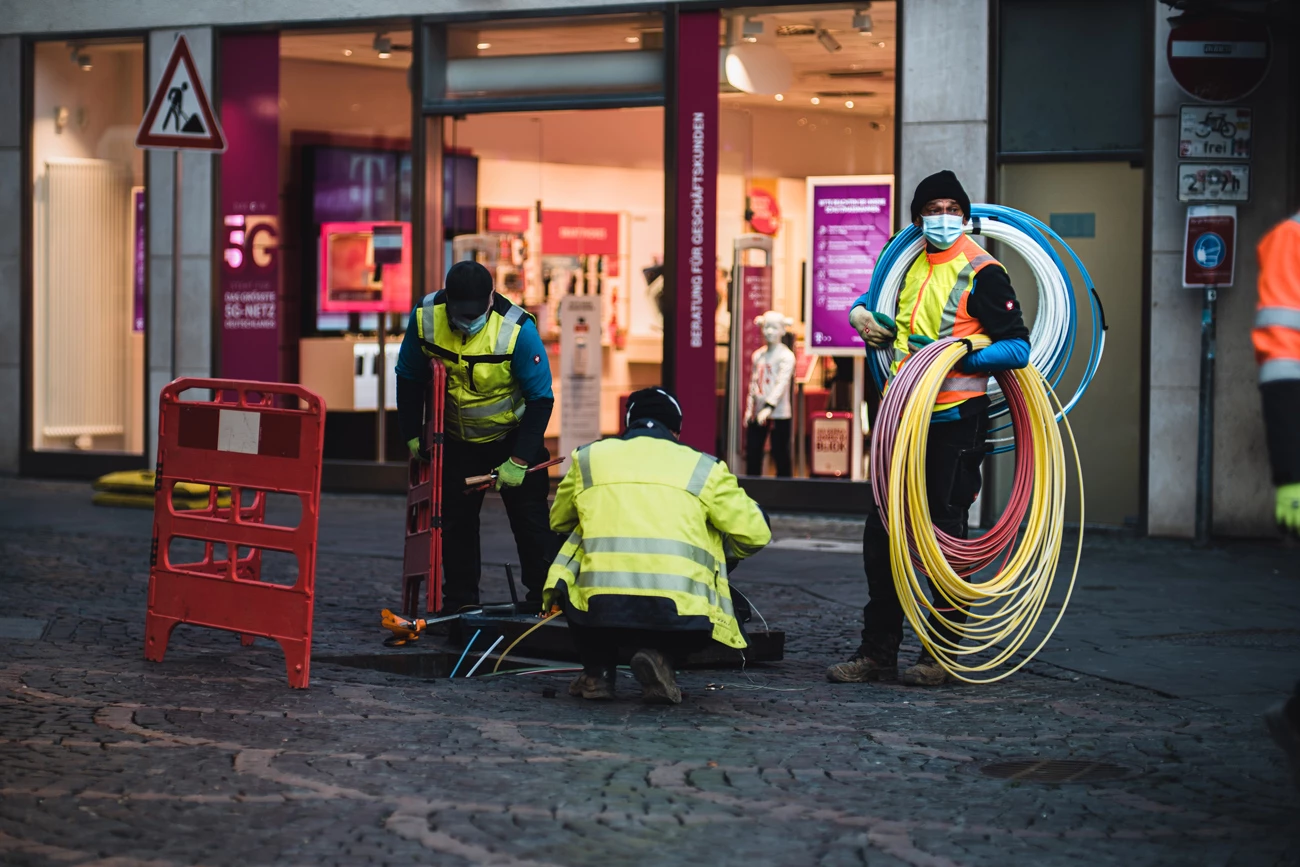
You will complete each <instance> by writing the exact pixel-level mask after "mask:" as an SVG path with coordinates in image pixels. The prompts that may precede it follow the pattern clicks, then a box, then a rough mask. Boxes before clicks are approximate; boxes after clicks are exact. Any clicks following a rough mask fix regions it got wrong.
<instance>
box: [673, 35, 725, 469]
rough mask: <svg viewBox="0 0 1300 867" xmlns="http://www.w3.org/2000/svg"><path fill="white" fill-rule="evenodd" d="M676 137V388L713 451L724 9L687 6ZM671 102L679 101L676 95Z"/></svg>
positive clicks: (691, 431)
mask: <svg viewBox="0 0 1300 867" xmlns="http://www.w3.org/2000/svg"><path fill="white" fill-rule="evenodd" d="M675 56H676V58H677V69H676V71H675V75H674V76H673V79H674V80H675V81H676V88H677V93H676V94H675V96H676V116H675V118H674V121H675V124H676V142H674V147H673V160H672V165H673V172H674V174H675V175H676V188H675V189H674V190H673V208H672V210H673V213H671V214H670V215H669V225H670V226H672V241H673V246H672V259H671V260H670V262H669V271H668V273H667V274H665V282H666V283H667V284H668V289H669V291H671V292H672V293H673V300H672V310H673V315H672V320H673V324H672V328H673V334H672V337H673V339H672V342H671V343H670V344H667V345H666V346H665V351H666V352H671V353H672V357H671V358H670V359H666V360H667V361H668V362H669V363H670V365H671V369H672V381H671V383H670V385H671V388H672V389H673V391H674V392H675V393H676V395H677V400H678V402H679V403H680V404H681V406H682V413H683V416H684V421H683V426H682V442H683V443H685V444H686V445H688V446H690V447H692V448H695V449H699V450H701V451H704V452H708V453H710V454H712V453H713V452H714V450H715V449H717V448H718V441H717V431H718V412H717V403H718V398H717V392H716V390H715V389H716V380H717V373H716V370H717V361H716V360H715V357H714V353H715V347H714V337H713V316H714V310H715V309H716V308H717V301H718V287H717V214H718V12H717V11H716V10H713V11H701V12H682V13H680V15H679V17H678V24H677V51H676V53H675ZM670 104H671V103H670Z"/></svg>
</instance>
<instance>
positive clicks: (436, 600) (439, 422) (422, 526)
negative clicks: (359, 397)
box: [402, 358, 447, 617]
mask: <svg viewBox="0 0 1300 867" xmlns="http://www.w3.org/2000/svg"><path fill="white" fill-rule="evenodd" d="M429 366H430V368H431V369H432V370H433V378H432V379H431V380H430V382H429V391H428V397H427V400H426V401H425V408H424V409H425V424H424V442H425V447H426V448H427V449H428V450H429V455H428V457H429V459H428V460H427V461H422V460H416V459H414V458H412V459H411V465H410V479H409V482H408V485H407V491H406V547H405V549H404V550H403V553H402V613H403V614H405V615H406V616H407V617H419V616H420V585H421V584H424V585H425V587H426V588H427V589H426V591H425V603H424V605H425V610H426V611H437V610H438V609H440V608H442V471H443V467H442V445H443V443H442V439H443V402H444V399H445V397H446V393H447V370H446V368H445V367H444V366H443V364H442V362H441V361H440V360H438V359H436V358H435V359H433V360H432V361H431V362H430V363H429Z"/></svg>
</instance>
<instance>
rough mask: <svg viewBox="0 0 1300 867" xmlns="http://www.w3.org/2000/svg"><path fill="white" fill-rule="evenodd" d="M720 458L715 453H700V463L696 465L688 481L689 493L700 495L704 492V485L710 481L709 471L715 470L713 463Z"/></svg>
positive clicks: (687, 489) (687, 488)
mask: <svg viewBox="0 0 1300 867" xmlns="http://www.w3.org/2000/svg"><path fill="white" fill-rule="evenodd" d="M717 462H718V459H717V458H715V457H713V455H700V460H699V463H697V464H696V465H695V472H693V473H691V480H690V481H689V482H687V483H686V491H687V493H690V494H693V495H695V496H697V497H698V496H699V495H700V494H702V493H703V492H704V485H705V484H706V483H707V482H708V481H709V473H711V472H713V465H714V464H716V463H717Z"/></svg>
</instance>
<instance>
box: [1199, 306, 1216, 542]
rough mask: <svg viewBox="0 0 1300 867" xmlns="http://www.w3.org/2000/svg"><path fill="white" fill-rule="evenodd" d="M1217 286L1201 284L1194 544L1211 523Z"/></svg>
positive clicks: (1207, 536) (1205, 535)
mask: <svg viewBox="0 0 1300 867" xmlns="http://www.w3.org/2000/svg"><path fill="white" fill-rule="evenodd" d="M1218 296H1219V293H1218V287H1216V286H1206V287H1205V301H1204V304H1203V305H1202V306H1201V399H1200V407H1199V422H1198V426H1197V427H1198V429H1197V439H1196V544H1197V545H1198V546H1204V545H1208V544H1210V531H1211V527H1212V525H1213V523H1214V355H1215V333H1214V332H1215V328H1214V306H1215V301H1217V300H1218Z"/></svg>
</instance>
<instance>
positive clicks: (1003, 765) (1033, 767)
mask: <svg viewBox="0 0 1300 867" xmlns="http://www.w3.org/2000/svg"><path fill="white" fill-rule="evenodd" d="M980 773H982V774H984V775H985V776H989V777H995V778H997V779H999V780H1014V781H1016V782H1021V783H1058V784H1059V783H1105V782H1109V781H1111V780H1122V779H1125V778H1126V777H1131V776H1132V775H1133V773H1134V772H1133V769H1132V768H1126V767H1124V766H1123V765H1114V764H1111V763H1109V762H1091V761H1084V760H1081V759H1009V760H1007V761H1003V762H993V763H991V764H987V765H984V766H983V767H981V768H980Z"/></svg>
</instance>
